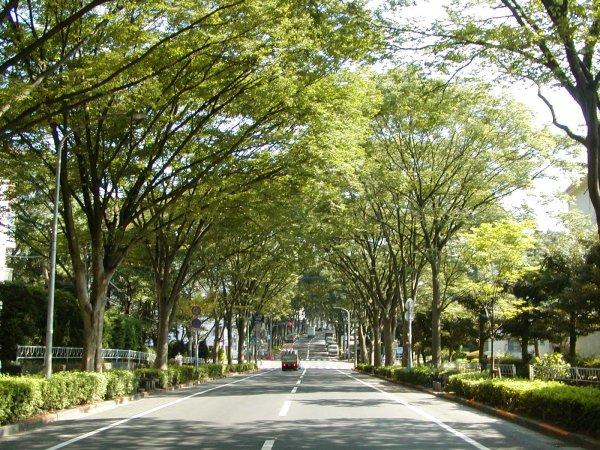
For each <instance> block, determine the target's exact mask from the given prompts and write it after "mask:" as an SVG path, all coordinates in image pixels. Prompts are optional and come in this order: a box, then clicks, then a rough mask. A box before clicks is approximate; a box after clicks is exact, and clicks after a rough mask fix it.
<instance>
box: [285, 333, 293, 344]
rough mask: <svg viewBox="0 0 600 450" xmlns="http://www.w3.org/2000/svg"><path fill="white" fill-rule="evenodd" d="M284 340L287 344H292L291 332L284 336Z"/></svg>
mask: <svg viewBox="0 0 600 450" xmlns="http://www.w3.org/2000/svg"><path fill="white" fill-rule="evenodd" d="M284 341H285V342H286V343H287V344H293V343H294V335H293V334H288V335H287V336H286V337H285V339H284Z"/></svg>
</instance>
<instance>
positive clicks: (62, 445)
mask: <svg viewBox="0 0 600 450" xmlns="http://www.w3.org/2000/svg"><path fill="white" fill-rule="evenodd" d="M273 370H276V369H271V370H267V371H266V372H261V373H256V374H254V375H250V376H249V377H245V378H241V379H239V380H235V381H232V382H231V383H226V384H220V385H218V386H215V387H212V388H210V389H205V390H204V391H200V392H196V393H194V394H191V395H188V396H187V397H181V398H179V399H177V400H174V401H172V402H169V403H165V404H163V405H159V406H155V407H154V408H150V409H148V410H146V411H142V412H141V413H137V414H134V415H133V416H131V417H127V418H126V419H121V420H117V421H116V422H113V423H111V424H108V425H106V426H104V427H101V428H97V429H96V430H93V431H90V432H88V433H85V434H81V435H79V436H77V437H74V438H72V439H69V440H68V441H65V442H61V443H60V444H56V445H54V446H52V447H48V448H47V449H46V450H58V449H59V448H63V447H66V446H67V445H71V444H73V443H75V442H79V441H81V440H83V439H86V438H88V437H90V436H94V435H95V434H98V433H101V432H103V431H106V430H110V429H111V428H115V427H118V426H119V425H122V424H124V423H126V422H129V421H130V420H133V419H138V418H140V417H144V416H147V415H148V414H151V413H153V412H155V411H159V410H161V409H164V408H168V407H169V406H173V405H176V404H177V403H181V402H183V401H185V400H188V399H190V398H192V397H196V396H198V395H202V394H206V393H207V392H210V391H214V390H215V389H221V388H224V387H226V386H231V385H232V384H237V383H239V382H241V381H244V380H248V379H250V378H254V377H258V376H260V375H264V374H265V373H269V372H272V371H273Z"/></svg>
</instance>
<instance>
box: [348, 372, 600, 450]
mask: <svg viewBox="0 0 600 450" xmlns="http://www.w3.org/2000/svg"><path fill="white" fill-rule="evenodd" d="M355 371H356V372H358V373H361V374H364V375H367V376H371V377H373V378H379V379H380V380H383V381H387V382H388V383H392V384H397V385H400V386H406V387H410V388H411V389H415V390H418V391H421V392H425V393H427V394H431V395H435V396H436V397H440V398H443V399H446V400H450V401H452V402H455V403H461V404H463V405H466V406H470V407H471V408H474V409H477V410H479V411H483V412H485V413H487V414H490V415H492V416H496V417H500V418H502V419H506V420H509V421H511V422H514V423H517V424H519V425H522V426H524V427H527V428H529V429H532V430H534V431H538V432H541V433H546V434H551V435H553V436H556V437H558V438H560V439H563V440H565V441H568V442H570V443H573V444H577V445H580V446H583V447H585V448H589V449H599V448H600V440H597V439H594V438H593V437H591V436H587V435H584V434H580V433H574V432H572V431H567V430H565V429H563V428H560V427H558V426H556V425H551V424H549V423H546V422H542V421H540V420H536V419H530V418H529V417H524V416H521V415H518V414H515V413H512V412H510V411H506V410H504V409H499V408H494V407H493V406H489V405H486V404H484V403H479V402H476V401H475V400H470V399H466V398H463V397H459V396H457V395H455V394H453V393H449V392H440V391H434V390H433V389H429V388H426V387H424V386H419V385H417V384H412V383H408V382H406V381H397V380H390V379H389V378H385V377H382V376H380V375H375V374H370V373H366V372H361V371H360V370H356V369H355Z"/></svg>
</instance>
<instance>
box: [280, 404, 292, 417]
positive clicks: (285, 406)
mask: <svg viewBox="0 0 600 450" xmlns="http://www.w3.org/2000/svg"><path fill="white" fill-rule="evenodd" d="M291 405H292V402H291V401H290V400H286V401H285V402H284V403H283V406H282V407H281V411H279V417H284V416H287V413H288V411H289V410H290V406H291Z"/></svg>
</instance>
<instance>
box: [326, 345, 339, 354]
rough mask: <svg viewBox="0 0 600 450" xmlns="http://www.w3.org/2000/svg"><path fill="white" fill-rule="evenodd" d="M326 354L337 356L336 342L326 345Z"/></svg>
mask: <svg viewBox="0 0 600 450" xmlns="http://www.w3.org/2000/svg"><path fill="white" fill-rule="evenodd" d="M327 354H328V355H329V356H339V354H340V348H339V347H338V345H337V344H330V345H329V346H327Z"/></svg>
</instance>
